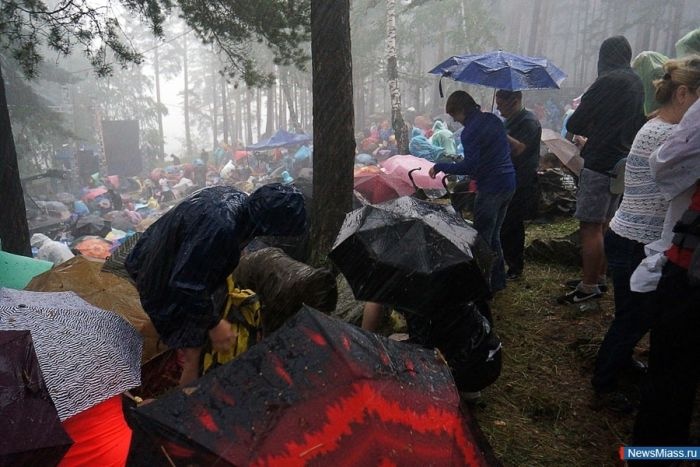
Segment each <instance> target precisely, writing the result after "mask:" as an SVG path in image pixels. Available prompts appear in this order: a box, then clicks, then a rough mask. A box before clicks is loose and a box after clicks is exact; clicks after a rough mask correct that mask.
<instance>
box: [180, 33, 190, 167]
mask: <svg viewBox="0 0 700 467" xmlns="http://www.w3.org/2000/svg"><path fill="white" fill-rule="evenodd" d="M182 39H183V47H182V50H183V53H184V57H183V60H182V64H183V69H184V75H185V76H184V78H185V91H184V100H185V103H184V112H183V113H184V117H185V151H186V154H185V156H187V157H189V155H190V154H192V138H191V135H190V83H189V76H188V69H187V34H185V35H184V36H182Z"/></svg>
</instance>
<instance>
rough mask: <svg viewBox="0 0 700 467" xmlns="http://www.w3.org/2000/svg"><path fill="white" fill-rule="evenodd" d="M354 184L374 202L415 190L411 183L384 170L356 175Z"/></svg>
mask: <svg viewBox="0 0 700 467" xmlns="http://www.w3.org/2000/svg"><path fill="white" fill-rule="evenodd" d="M354 186H355V190H357V191H358V192H360V194H361V195H362V196H364V197H365V199H367V200H368V201H369V202H370V203H372V204H374V203H383V202H384V201H389V200H392V199H396V198H399V197H401V196H406V195H410V194H413V191H414V190H413V187H412V186H411V184H410V183H408V182H406V181H404V180H403V179H401V178H400V177H397V176H394V175H389V174H387V173H384V172H377V173H368V174H361V175H359V176H356V177H355V182H354Z"/></svg>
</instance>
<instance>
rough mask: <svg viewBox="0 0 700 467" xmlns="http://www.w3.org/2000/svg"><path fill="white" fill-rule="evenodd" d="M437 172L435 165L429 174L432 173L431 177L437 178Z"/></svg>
mask: <svg viewBox="0 0 700 467" xmlns="http://www.w3.org/2000/svg"><path fill="white" fill-rule="evenodd" d="M436 174H437V172H435V166H432V167H431V168H430V171H429V172H428V175H430V178H435V175H436Z"/></svg>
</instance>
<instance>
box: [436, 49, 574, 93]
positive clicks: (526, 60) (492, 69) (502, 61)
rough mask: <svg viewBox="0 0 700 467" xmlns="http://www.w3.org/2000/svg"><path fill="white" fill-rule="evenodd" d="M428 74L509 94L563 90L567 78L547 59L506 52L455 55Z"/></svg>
mask: <svg viewBox="0 0 700 467" xmlns="http://www.w3.org/2000/svg"><path fill="white" fill-rule="evenodd" d="M428 73H432V74H434V75H440V76H446V77H449V78H452V79H453V80H455V81H461V82H463V83H470V84H479V85H481V86H487V87H489V88H496V89H506V90H508V91H521V90H523V89H549V88H554V89H559V86H560V85H561V82H562V81H564V79H565V78H566V73H564V72H563V71H561V70H560V69H559V68H557V67H556V66H554V64H553V63H552V62H550V61H549V60H548V59H546V58H543V57H525V56H522V55H515V54H511V53H508V52H503V51H502V50H497V51H495V52H488V53H483V54H466V55H454V56H452V57H450V58H448V59H447V60H445V61H444V62H442V63H441V64H439V65H438V66H436V67H435V68H433V69H432V70H430V71H429V72H428Z"/></svg>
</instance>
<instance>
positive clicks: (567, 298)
mask: <svg viewBox="0 0 700 467" xmlns="http://www.w3.org/2000/svg"><path fill="white" fill-rule="evenodd" d="M602 296H603V294H602V293H601V292H600V291H596V292H590V293H588V292H583V291H581V290H579V289H576V290H572V291H571V292H569V293H567V294H564V295H562V296H561V297H559V298H557V303H559V304H561V305H575V304H578V303H581V302H586V301H588V300H593V299H596V298H600V297H602Z"/></svg>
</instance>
